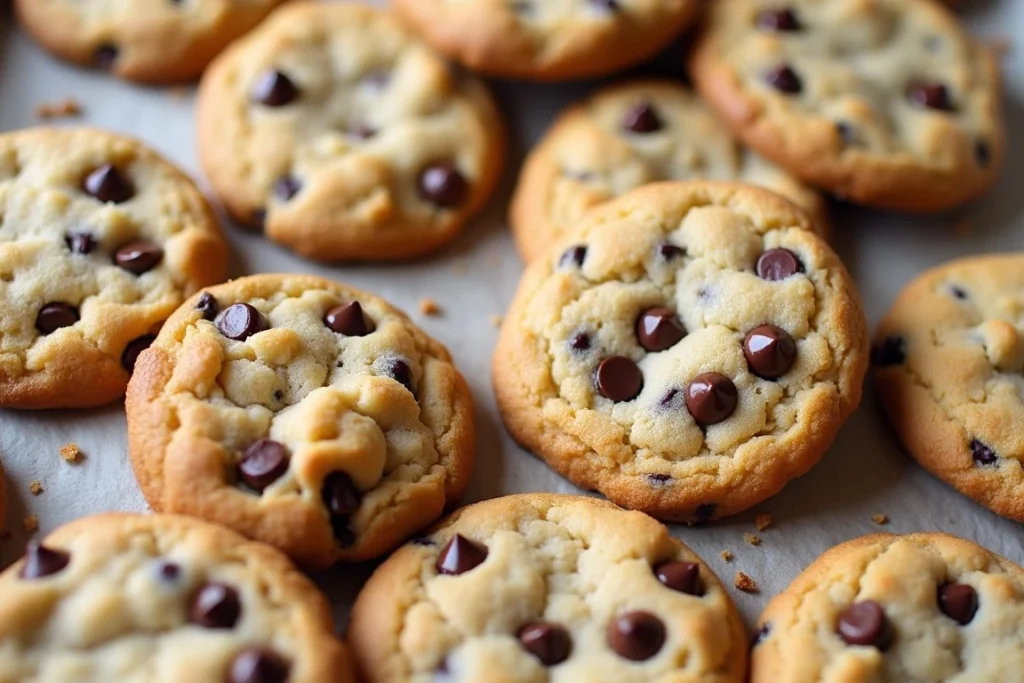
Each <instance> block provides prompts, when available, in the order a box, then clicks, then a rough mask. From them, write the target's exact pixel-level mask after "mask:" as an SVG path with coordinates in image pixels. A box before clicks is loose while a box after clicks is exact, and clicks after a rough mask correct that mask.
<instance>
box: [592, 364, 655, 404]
mask: <svg viewBox="0 0 1024 683" xmlns="http://www.w3.org/2000/svg"><path fill="white" fill-rule="evenodd" d="M594 385H595V386H596V387H597V391H598V392H599V393H600V394H601V395H602V396H604V397H605V398H609V399H611V400H613V401H616V402H621V401H632V400H633V399H634V398H636V397H637V395H638V394H639V393H640V391H641V389H643V388H644V375H643V373H642V372H640V368H639V367H638V366H637V364H636V363H634V362H633V361H632V360H630V359H629V358H626V357H625V356H612V357H610V358H605V359H604V360H603V361H601V363H600V364H599V365H598V366H597V370H596V371H594Z"/></svg>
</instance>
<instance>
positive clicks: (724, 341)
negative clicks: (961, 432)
mask: <svg viewBox="0 0 1024 683" xmlns="http://www.w3.org/2000/svg"><path fill="white" fill-rule="evenodd" d="M868 355H869V354H868V339H867V331H866V323H865V321H864V314H863V312H862V310H861V305H860V299H859V297H858V294H857V291H856V290H855V288H854V285H853V282H852V281H851V279H850V277H849V275H848V274H847V272H846V269H845V268H844V267H843V265H842V263H841V262H840V261H839V258H838V257H837V256H836V255H835V254H834V253H833V252H832V250H831V249H830V248H829V247H828V245H827V244H826V243H825V242H824V241H823V240H822V239H821V238H819V237H818V236H816V235H815V234H814V233H813V232H812V231H811V221H810V219H809V218H808V217H807V215H806V214H804V213H803V212H802V211H800V210H799V209H798V208H797V207H796V206H794V205H793V204H791V203H789V202H787V201H786V200H783V199H781V198H780V197H778V196H777V195H775V194H773V193H771V192H768V191H766V190H761V189H758V188H754V187H749V186H743V185H732V184H727V183H712V182H706V181H700V182H689V183H655V184H652V185H647V186H645V187H642V188H640V189H638V190H634V191H633V192H631V193H629V194H626V195H624V196H623V197H620V198H619V199H615V200H612V201H610V202H607V203H605V204H603V205H602V206H600V207H598V208H596V209H594V210H593V211H591V212H590V213H589V214H588V216H587V217H586V218H585V219H584V220H583V222H582V223H581V225H580V227H579V228H578V229H577V230H575V231H574V232H572V233H570V234H569V235H568V236H567V237H566V238H565V239H564V241H563V242H562V243H561V244H557V245H555V246H554V247H553V248H552V249H549V250H548V251H547V252H546V253H545V254H543V255H542V256H541V257H539V258H538V259H536V260H534V261H533V262H532V263H531V264H530V265H529V267H528V268H527V270H526V273H525V274H524V276H523V279H522V281H521V282H520V284H519V289H518V291H517V292H516V295H515V298H514V299H513V302H512V305H511V308H510V310H509V312H508V314H507V315H506V316H505V319H504V323H503V326H502V329H501V333H500V335H499V339H498V344H497V348H496V350H495V353H494V363H493V375H494V378H493V379H494V391H495V394H496V397H497V400H498V407H499V409H500V411H501V415H502V418H503V419H504V421H505V425H506V426H507V427H508V429H509V431H510V432H511V434H512V436H513V438H514V439H516V440H517V441H518V442H519V443H520V444H522V445H523V446H524V447H525V448H527V449H529V450H531V451H533V452H534V453H536V454H537V455H539V456H540V457H541V458H542V459H544V460H545V461H546V462H547V463H548V465H550V466H551V467H552V468H553V469H554V470H556V471H557V472H559V473H561V474H562V475H563V476H565V477H568V478H569V479H570V480H572V481H573V482H574V483H576V484H577V485H579V486H581V487H583V488H585V489H592V490H596V491H599V492H600V493H602V494H604V495H605V496H607V497H608V498H609V499H610V500H612V501H613V502H615V503H618V504H619V505H622V506H624V507H628V508H632V509H637V510H642V511H644V512H647V513H648V514H651V515H653V516H655V517H658V518H660V519H667V520H678V521H703V520H707V519H711V518H714V517H720V516H724V515H729V514H733V513H735V512H739V511H740V510H743V509H745V508H748V507H750V506H751V505H754V504H755V503H758V502H760V501H762V500H764V499H766V498H768V497H769V496H771V495H773V494H775V493H777V492H778V491H779V490H780V489H782V487H783V485H785V483H786V482H787V481H789V480H790V479H792V478H793V477H796V476H799V475H801V474H803V473H804V472H806V471H807V470H808V469H810V468H811V466H813V465H814V464H815V463H816V462H817V461H818V460H819V459H820V458H821V456H822V455H823V454H824V452H825V450H826V449H827V448H828V447H829V445H830V444H831V443H832V440H833V439H834V438H835V435H836V432H837V431H838V430H839V427H840V426H841V425H842V424H843V422H844V421H845V419H846V418H847V416H849V414H850V413H851V412H853V409H854V408H855V407H856V406H857V404H858V403H859V401H860V395H861V384H862V381H863V378H864V373H865V371H866V368H867V364H868Z"/></svg>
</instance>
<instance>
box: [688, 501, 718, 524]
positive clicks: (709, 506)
mask: <svg viewBox="0 0 1024 683" xmlns="http://www.w3.org/2000/svg"><path fill="white" fill-rule="evenodd" d="M716 512H718V506H717V505H715V504H714V503H702V504H700V505H698V506H697V509H696V510H695V511H694V513H693V516H694V517H696V518H697V521H698V522H708V521H711V520H712V519H714V518H715V513H716Z"/></svg>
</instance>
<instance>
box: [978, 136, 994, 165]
mask: <svg viewBox="0 0 1024 683" xmlns="http://www.w3.org/2000/svg"><path fill="white" fill-rule="evenodd" d="M974 159H975V161H977V162H978V166H988V165H989V163H990V162H991V161H992V148H991V147H989V144H988V143H987V142H985V141H984V140H978V141H977V142H976V143H975V144H974Z"/></svg>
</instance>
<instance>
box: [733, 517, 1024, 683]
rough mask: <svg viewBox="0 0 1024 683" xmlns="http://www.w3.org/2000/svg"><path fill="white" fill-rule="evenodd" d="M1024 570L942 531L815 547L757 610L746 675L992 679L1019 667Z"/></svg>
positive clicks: (791, 679)
mask: <svg viewBox="0 0 1024 683" xmlns="http://www.w3.org/2000/svg"><path fill="white" fill-rule="evenodd" d="M1022 623H1024V569H1022V568H1021V567H1019V566H1017V565H1016V564H1014V563H1013V562H1010V561H1009V560H1006V559H1004V558H1002V557H999V556H998V555H994V554H993V553H991V552H989V551H988V550H986V549H985V548H982V547H981V546H978V545H975V544H974V543H971V542H970V541H965V540H963V539H959V538H956V537H954V536H948V535H946V534H938V533H919V534H908V535H906V536H894V535H892V534H878V535H873V536H865V537H862V538H858V539H855V540H853V541H849V542H847V543H843V544H842V545H839V546H836V547H835V548H832V549H831V550H829V551H828V552H826V553H825V554H824V555H822V556H821V557H819V558H818V559H817V560H816V561H815V562H814V563H813V564H811V566H810V567H808V568H807V569H806V570H804V572H803V573H802V574H801V575H800V576H798V577H797V578H796V580H795V581H794V582H793V583H792V584H791V585H790V586H789V588H787V589H786V590H785V591H784V592H782V593H781V594H779V595H778V596H776V597H775V599H773V600H772V601H771V603H769V605H768V607H767V608H766V609H765V611H764V614H762V615H761V619H760V629H759V631H758V634H757V636H756V637H755V640H754V643H755V644H754V648H753V654H752V668H753V675H752V677H751V681H752V683H855V682H857V683H859V682H860V681H900V682H901V683H932V682H933V681H951V682H952V681H956V682H957V683H989V681H1019V680H1021V675H1022V674H1021V671H1024V642H1022V641H1021V624H1022Z"/></svg>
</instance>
